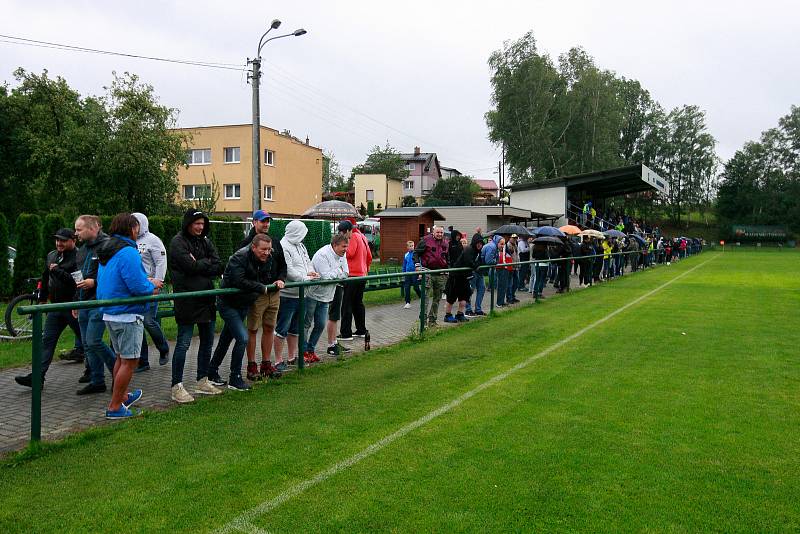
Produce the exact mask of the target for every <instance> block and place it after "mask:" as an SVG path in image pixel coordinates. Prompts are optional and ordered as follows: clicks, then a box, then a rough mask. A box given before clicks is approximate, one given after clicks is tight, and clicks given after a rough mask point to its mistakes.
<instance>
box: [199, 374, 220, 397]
mask: <svg viewBox="0 0 800 534" xmlns="http://www.w3.org/2000/svg"><path fill="white" fill-rule="evenodd" d="M195 393H197V394H198V395H219V394H220V393H222V390H221V389H219V388H217V387H214V384H212V383H211V381H210V380H209V379H208V377H205V376H204V377H203V378H201V379H200V380H198V382H197V387H196V388H195Z"/></svg>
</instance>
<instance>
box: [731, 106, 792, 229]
mask: <svg viewBox="0 0 800 534" xmlns="http://www.w3.org/2000/svg"><path fill="white" fill-rule="evenodd" d="M799 126H800V107H797V106H792V107H791V109H790V112H789V114H788V115H786V116H784V117H781V119H780V120H779V121H778V126H777V127H776V128H771V129H769V130H767V131H765V132H762V134H761V138H760V139H759V140H758V141H751V142H748V143H745V145H744V146H743V147H742V148H741V149H740V150H738V151H737V152H736V153H735V154H734V155H733V157H732V158H731V159H730V160H728V161H727V162H726V163H725V166H724V169H723V172H722V176H721V182H720V185H719V191H718V193H717V205H716V208H717V214H718V215H719V217H720V219H721V220H722V221H724V222H726V223H732V222H737V223H742V224H780V225H783V224H785V225H788V226H789V227H790V228H791V229H792V230H793V231H794V232H800V127H799Z"/></svg>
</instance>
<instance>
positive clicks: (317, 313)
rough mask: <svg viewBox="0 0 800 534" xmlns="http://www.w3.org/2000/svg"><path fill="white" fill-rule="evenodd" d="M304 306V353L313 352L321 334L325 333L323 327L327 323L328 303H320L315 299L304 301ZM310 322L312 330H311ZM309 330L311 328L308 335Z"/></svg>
mask: <svg viewBox="0 0 800 534" xmlns="http://www.w3.org/2000/svg"><path fill="white" fill-rule="evenodd" d="M305 304H306V317H305V338H306V348H305V352H314V347H316V346H317V343H318V342H319V338H320V337H322V332H324V331H325V325H326V324H327V323H328V304H330V303H328V302H320V301H318V300H316V299H306V303H305ZM312 322H313V324H314V328H311V324H312ZM309 328H311V333H310V334H309V331H308V330H309Z"/></svg>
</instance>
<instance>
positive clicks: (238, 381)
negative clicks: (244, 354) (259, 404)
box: [228, 375, 251, 391]
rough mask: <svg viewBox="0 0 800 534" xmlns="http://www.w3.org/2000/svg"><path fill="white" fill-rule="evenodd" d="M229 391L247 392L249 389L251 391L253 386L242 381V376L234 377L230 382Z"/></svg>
mask: <svg viewBox="0 0 800 534" xmlns="http://www.w3.org/2000/svg"><path fill="white" fill-rule="evenodd" d="M228 389H232V390H234V391H247V390H248V389H251V386H250V384H248V383H247V382H245V381H244V380H242V377H241V376H240V375H236V376H233V375H232V376H231V377H230V379H229V380H228Z"/></svg>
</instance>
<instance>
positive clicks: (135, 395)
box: [122, 389, 142, 408]
mask: <svg viewBox="0 0 800 534" xmlns="http://www.w3.org/2000/svg"><path fill="white" fill-rule="evenodd" d="M141 398H142V390H141V389H135V390H133V391H131V392H130V393H128V398H126V399H125V400H124V401H123V403H122V405H123V406H125V407H126V408H130V407H131V406H133V405H134V404H135V403H136V402H138V401H139V399H141Z"/></svg>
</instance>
